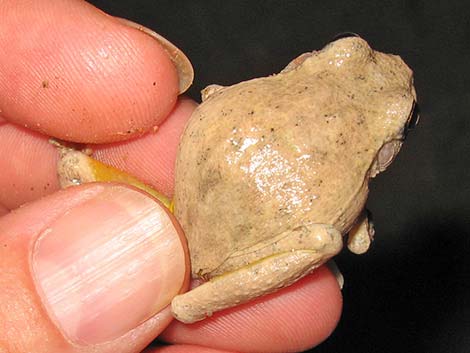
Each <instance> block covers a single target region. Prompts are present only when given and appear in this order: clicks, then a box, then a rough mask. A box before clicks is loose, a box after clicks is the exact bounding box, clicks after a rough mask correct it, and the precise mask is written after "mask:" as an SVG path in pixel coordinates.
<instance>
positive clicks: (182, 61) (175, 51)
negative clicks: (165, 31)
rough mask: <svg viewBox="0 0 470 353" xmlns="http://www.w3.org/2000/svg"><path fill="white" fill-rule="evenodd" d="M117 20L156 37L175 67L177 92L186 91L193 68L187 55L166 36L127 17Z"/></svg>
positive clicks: (191, 80)
mask: <svg viewBox="0 0 470 353" xmlns="http://www.w3.org/2000/svg"><path fill="white" fill-rule="evenodd" d="M116 18H117V20H118V21H120V22H122V23H123V24H125V25H126V26H129V27H132V28H135V29H138V30H139V31H142V32H144V33H146V34H148V35H149V36H151V37H153V38H154V39H156V40H157V41H158V42H159V43H160V45H161V46H162V47H163V48H164V49H165V51H166V52H167V53H168V55H169V56H170V58H171V61H172V62H173V64H174V65H175V67H176V71H177V72H178V78H179V94H182V93H184V92H186V90H187V89H188V88H189V87H190V86H191V84H192V83H193V79H194V69H193V66H192V65H191V62H190V61H189V59H188V57H187V56H186V55H185V54H184V53H183V52H182V51H181V50H180V49H179V48H178V47H176V46H175V45H174V44H173V43H171V42H170V41H169V40H167V39H166V38H164V37H162V36H161V35H159V34H158V33H157V32H155V31H152V30H151V29H149V28H147V27H144V26H142V25H140V24H138V23H135V22H132V21H130V20H128V19H125V18H121V17H116Z"/></svg>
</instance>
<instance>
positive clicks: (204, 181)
mask: <svg viewBox="0 0 470 353" xmlns="http://www.w3.org/2000/svg"><path fill="white" fill-rule="evenodd" d="M221 181H222V175H221V173H220V170H218V169H212V170H208V171H207V172H205V173H204V176H202V177H201V181H200V184H199V193H198V195H199V198H200V200H201V201H204V200H205V199H206V196H207V194H208V193H209V192H210V191H211V190H213V189H214V188H215V187H216V186H217V185H218V184H219V183H220V182H221Z"/></svg>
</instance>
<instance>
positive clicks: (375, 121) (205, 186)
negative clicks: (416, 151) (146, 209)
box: [173, 37, 416, 322]
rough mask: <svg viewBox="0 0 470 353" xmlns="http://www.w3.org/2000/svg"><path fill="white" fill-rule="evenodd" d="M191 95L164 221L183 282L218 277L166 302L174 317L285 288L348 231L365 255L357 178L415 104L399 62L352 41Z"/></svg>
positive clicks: (391, 153) (190, 316) (392, 147)
mask: <svg viewBox="0 0 470 353" xmlns="http://www.w3.org/2000/svg"><path fill="white" fill-rule="evenodd" d="M203 96H204V98H205V101H204V102H203V104H201V105H200V106H199V107H198V108H197V109H196V111H195V112H194V114H193V116H192V117H191V119H190V122H189V124H188V126H187V127H186V130H185V132H184V135H183V138H182V140H181V144H180V149H179V154H178V158H177V164H176V189H175V199H174V201H175V215H176V217H177V219H178V220H179V222H180V223H181V225H182V227H183V229H184V231H185V234H186V237H187V239H188V243H189V251H190V255H191V266H192V275H193V277H195V278H204V279H211V278H214V276H218V277H216V278H215V279H212V280H210V281H209V282H207V283H205V284H203V285H202V286H200V287H198V288H196V289H193V290H192V291H190V292H189V293H186V294H184V295H181V296H178V297H176V298H175V300H174V301H173V313H174V315H175V317H177V318H178V319H180V320H182V321H185V322H193V321H196V320H200V319H202V318H204V317H205V316H206V315H210V314H211V313H212V312H213V311H216V310H220V309H223V308H226V307H230V306H233V305H236V304H238V303H240V302H244V301H247V300H249V299H251V298H254V297H256V296H259V295H263V294H266V293H269V292H272V291H274V290H276V289H278V288H281V287H283V286H286V285H288V284H290V283H292V282H293V281H295V280H297V279H298V278H300V277H302V276H304V275H305V274H307V273H309V272H310V271H311V270H312V269H314V268H316V267H318V266H319V265H321V264H322V263H324V262H325V261H327V260H328V259H329V258H331V257H332V256H334V255H335V254H336V253H338V252H339V251H340V249H341V247H342V235H345V234H347V233H348V232H349V231H351V230H352V231H351V234H350V238H351V239H350V248H351V249H352V250H353V251H355V252H358V253H361V252H364V251H365V250H367V247H368V246H369V243H370V240H369V233H371V227H369V226H368V225H367V217H366V216H365V213H364V212H363V210H364V204H365V202H366V198H367V194H368V183H369V179H370V178H371V177H373V176H375V175H376V174H377V173H379V172H380V171H382V170H384V169H385V168H386V167H387V166H388V165H389V164H390V163H391V161H392V160H393V158H394V157H395V155H396V154H397V153H398V151H399V149H400V147H401V144H402V141H403V137H404V130H405V127H406V125H407V122H408V121H409V119H410V116H411V112H412V110H413V106H414V102H415V100H416V95H415V90H414V87H413V80H412V72H411V70H410V69H409V68H408V67H407V66H406V64H405V63H404V62H403V61H402V60H401V59H400V58H399V57H398V56H394V55H388V54H383V53H380V52H376V51H373V50H372V49H371V48H370V47H369V45H368V44H367V43H366V42H365V41H364V40H363V39H361V38H358V37H354V38H344V39H340V40H338V41H335V42H333V43H331V44H329V45H328V46H326V47H325V48H324V49H323V50H321V51H316V52H313V53H308V54H304V55H302V56H300V57H299V58H297V59H296V60H294V61H293V62H292V63H291V64H289V65H288V66H287V67H286V69H284V70H283V71H282V72H281V73H279V74H277V75H274V76H269V77H266V78H258V79H253V80H250V81H246V82H242V83H239V84H236V85H234V86H230V87H220V86H210V87H208V89H207V90H206V91H205V93H203ZM240 287H242V288H240Z"/></svg>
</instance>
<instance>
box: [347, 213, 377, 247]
mask: <svg viewBox="0 0 470 353" xmlns="http://www.w3.org/2000/svg"><path fill="white" fill-rule="evenodd" d="M369 218H370V214H369V212H367V211H366V210H364V211H363V213H362V214H361V216H360V218H359V221H358V222H357V223H356V225H355V226H354V227H353V228H352V229H351V230H350V231H349V235H348V249H349V250H350V251H351V252H353V253H355V254H363V253H365V252H366V251H367V250H368V249H369V246H370V243H371V242H372V239H373V238H374V225H373V223H372V221H371V220H370V219H369Z"/></svg>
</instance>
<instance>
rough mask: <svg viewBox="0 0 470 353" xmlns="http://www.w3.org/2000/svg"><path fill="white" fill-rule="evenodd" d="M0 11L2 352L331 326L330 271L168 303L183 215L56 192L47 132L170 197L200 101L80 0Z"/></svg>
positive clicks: (323, 330) (285, 333)
mask: <svg viewBox="0 0 470 353" xmlns="http://www.w3.org/2000/svg"><path fill="white" fill-rule="evenodd" d="M0 17H1V18H2V21H1V22H0V151H1V152H0V169H1V173H0V214H2V215H3V216H2V217H1V218H0V288H1V290H0V352H2V353H3V352H35V353H41V352H48V353H54V352H83V353H86V352H94V353H105V352H120V353H124V352H129V353H131V352H134V353H137V352H140V351H142V350H143V349H144V348H145V347H146V346H147V345H148V344H149V342H151V341H152V340H153V339H154V338H155V337H157V336H160V337H161V338H162V339H163V340H165V341H167V342H170V343H173V344H174V345H172V346H165V347H153V348H147V350H146V352H160V353H161V352H196V353H198V352H201V353H202V352H223V351H225V352H227V351H241V352H245V351H259V352H282V351H301V350H304V349H306V348H308V347H311V346H314V345H316V344H318V343H319V342H321V341H322V340H323V339H325V338H326V337H327V336H328V335H329V333H330V332H331V331H332V330H333V329H334V327H335V326H336V323H337V321H338V319H339V315H340V312H341V294H340V291H339V288H338V285H337V283H336V280H335V278H334V276H333V275H332V274H331V273H330V272H329V271H328V270H327V269H326V268H324V267H322V268H320V269H318V270H317V271H315V272H314V273H313V274H312V275H310V276H308V277H306V278H304V279H302V280H301V281H299V282H297V283H296V284H294V285H292V286H290V287H288V288H285V289H283V290H281V291H279V292H277V293H275V294H272V295H269V296H266V297H264V298H260V299H258V300H255V301H253V302H251V303H248V304H245V305H242V306H239V307H237V308H233V309H230V310H226V311H224V312H222V313H218V314H216V315H214V316H213V317H211V318H209V319H206V320H204V321H202V322H199V323H196V324H193V325H184V324H181V323H179V322H176V321H173V322H172V319H171V316H170V313H169V310H168V307H167V305H168V303H169V302H170V301H171V298H172V297H173V296H174V295H176V294H177V293H178V292H179V291H180V289H181V288H183V287H185V285H186V282H187V279H188V275H189V274H188V273H189V271H188V269H187V266H188V264H187V260H186V254H185V250H184V247H185V245H184V241H182V240H181V239H182V238H181V232H180V231H179V228H178V226H177V224H176V221H175V220H174V219H173V217H172V216H171V215H169V214H168V213H167V212H166V210H165V209H164V208H162V207H160V205H159V204H158V203H156V202H155V201H154V200H153V199H151V198H149V197H147V196H145V195H144V194H143V193H140V192H137V191H135V190H134V189H131V188H128V187H125V186H122V185H107V184H91V185H86V186H81V187H77V188H70V189H67V190H62V191H59V186H58V183H57V177H56V170H55V168H56V162H57V158H58V154H57V151H56V149H55V148H54V147H53V146H52V145H50V144H49V143H48V137H49V136H53V137H58V138H65V139H68V140H72V141H76V142H85V143H98V144H94V145H93V150H94V154H95V157H96V158H98V159H100V160H102V161H104V162H106V163H108V164H112V165H114V166H116V167H118V168H120V169H124V170H126V171H128V172H129V173H131V174H133V175H135V176H137V177H139V178H140V179H141V180H143V181H145V182H147V183H148V184H150V185H153V186H154V187H155V188H156V189H157V190H160V191H161V192H163V193H165V194H167V195H169V196H170V195H171V193H172V188H173V163H174V159H175V155H176V148H177V143H178V139H179V136H180V134H181V132H182V129H183V127H184V125H185V123H186V121H187V119H188V118H189V116H190V114H191V112H192V111H193V110H194V108H195V106H196V104H195V103H194V102H192V101H191V100H189V99H187V98H180V99H178V98H177V95H178V76H177V73H176V70H175V68H174V66H173V64H172V62H171V60H170V59H169V57H168V55H167V54H166V52H165V51H164V50H163V49H162V47H161V46H160V45H159V44H158V42H157V41H155V40H154V39H153V38H152V37H150V36H148V35H147V34H144V33H142V32H140V31H138V30H136V29H135V28H131V27H128V26H126V25H124V24H123V23H122V22H120V21H117V20H116V19H114V18H112V17H110V16H107V15H105V14H104V13H102V12H100V11H99V10H97V9H95V8H94V7H92V6H90V5H89V4H87V3H85V2H82V1H75V0H56V1H53V2H51V1H47V0H36V1H22V0H21V1H18V0H4V1H2V3H1V6H0ZM153 126H158V130H157V131H156V132H154V131H153V129H152V127H153ZM127 131H131V133H130V134H128V135H127V134H125V133H126V132H127ZM144 131H145V132H147V133H145V134H142V133H143V132H144ZM122 133H124V135H123V134H122ZM131 137H133V138H132V139H130V138H131ZM25 203H27V204H26V205H24V206H23V207H19V206H20V205H23V204H25ZM10 210H13V211H11V212H10Z"/></svg>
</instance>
